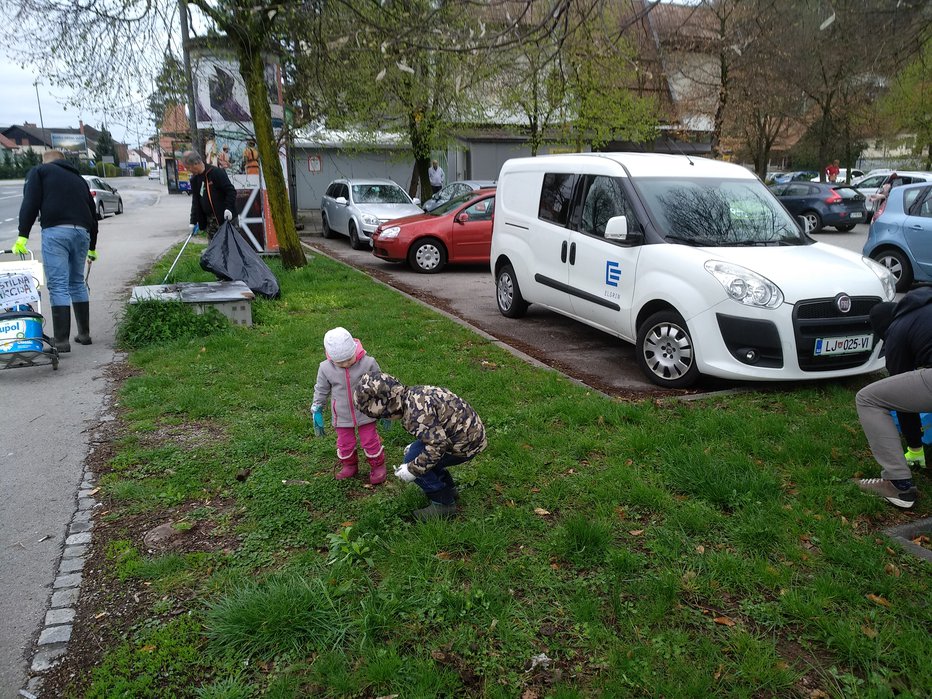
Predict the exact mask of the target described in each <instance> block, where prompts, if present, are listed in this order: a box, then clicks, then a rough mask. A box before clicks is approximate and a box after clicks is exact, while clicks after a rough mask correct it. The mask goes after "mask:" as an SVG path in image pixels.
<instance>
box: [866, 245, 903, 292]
mask: <svg viewBox="0 0 932 699" xmlns="http://www.w3.org/2000/svg"><path fill="white" fill-rule="evenodd" d="M873 258H874V259H875V260H876V261H877V262H879V263H880V264H882V265H883V266H884V267H886V268H887V269H889V270H890V274H892V275H893V279H894V280H896V290H897V291H898V292H899V293H901V294H902V293H905V292H907V291H909V287H910V286H912V283H913V266H912V265H911V264H909V259H908V258H907V257H906V255H904V254H903V253H902V252H901V251H899V250H896V249H895V248H889V249H887V250H881V251H880V252H875V253H874V255H873Z"/></svg>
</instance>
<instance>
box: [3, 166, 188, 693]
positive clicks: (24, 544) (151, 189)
mask: <svg viewBox="0 0 932 699" xmlns="http://www.w3.org/2000/svg"><path fill="white" fill-rule="evenodd" d="M113 183H114V184H116V185H117V186H118V187H119V189H120V192H121V194H122V195H123V201H124V206H125V209H126V213H125V214H123V215H122V216H110V217H108V218H107V219H105V220H104V221H101V223H100V236H99V239H98V245H97V249H98V251H99V253H100V259H99V260H98V261H97V262H96V263H94V265H93V268H92V273H91V276H90V280H89V283H90V287H91V334H92V337H93V338H94V344H93V345H91V346H86V347H85V346H82V345H77V344H75V343H73V342H72V345H71V346H72V351H71V353H70V354H66V355H62V360H61V364H60V365H59V369H58V371H52V368H51V366H43V367H35V368H26V369H9V370H4V371H0V396H2V398H0V402H2V412H0V414H2V416H3V423H2V429H3V445H2V446H0V496H2V498H3V504H2V505H0V591H2V593H0V697H15V696H17V693H18V692H19V690H20V689H21V688H22V687H23V686H24V684H25V679H26V670H27V667H26V663H27V662H28V661H29V660H30V659H31V656H32V653H33V651H34V649H35V642H36V639H37V637H38V634H39V630H40V625H41V624H43V621H44V618H45V613H46V610H47V609H48V605H49V600H50V596H51V592H52V582H53V580H54V578H55V575H56V571H57V570H58V565H59V558H60V557H61V554H62V549H63V545H64V540H65V533H66V529H67V526H68V523H69V522H70V521H71V519H72V516H73V514H74V512H75V507H76V495H77V490H78V486H79V484H80V482H81V476H82V473H83V466H84V460H85V457H86V455H87V451H88V445H89V442H90V441H91V440H93V427H94V425H95V424H96V422H97V419H98V417H99V415H100V411H101V408H102V406H103V400H104V397H105V395H106V391H107V383H106V381H105V378H104V372H105V369H106V367H107V366H108V365H109V364H110V363H111V362H113V360H114V357H115V351H114V347H113V335H114V327H115V324H116V320H117V316H118V314H119V313H120V312H121V310H122V308H123V306H124V304H125V302H126V300H127V298H128V296H129V286H131V283H132V282H133V281H135V279H136V278H137V277H138V276H139V275H140V274H141V273H142V272H145V271H146V270H147V269H148V268H149V267H150V266H151V264H152V263H153V262H154V261H155V260H156V259H157V258H158V257H159V256H160V255H161V254H163V253H164V252H165V251H166V250H167V249H168V248H169V247H170V246H171V245H173V244H174V243H176V242H178V241H179V240H183V239H184V236H185V235H186V233H187V225H186V224H187V221H188V213H187V212H188V211H189V207H190V199H188V197H186V196H184V195H174V196H169V195H168V194H166V193H164V190H163V188H162V187H160V186H159V185H158V183H157V182H148V181H145V180H142V181H137V180H132V181H127V180H125V179H118V180H113ZM19 188H20V189H21V185H20V187H19ZM8 189H9V188H8ZM156 212H158V213H157V214H156ZM40 238H41V236H40V235H39V232H38V226H35V227H34V228H33V233H32V234H31V237H30V243H31V246H30V247H34V248H35V250H36V251H37V254H38V251H39V250H40V249H41V246H40V244H39V242H40ZM14 240H15V231H14V232H13V233H12V237H11V234H9V233H8V232H7V231H5V234H4V236H3V237H2V239H0V247H2V248H4V249H8V248H9V247H10V246H11V245H12V243H13V242H14ZM6 259H10V258H6ZM42 300H43V304H44V305H43V315H44V316H45V320H46V327H45V331H46V334H48V335H51V334H52V332H51V313H50V311H49V310H48V306H47V304H48V295H47V294H46V295H43V299H42ZM73 334H74V327H72V335H73Z"/></svg>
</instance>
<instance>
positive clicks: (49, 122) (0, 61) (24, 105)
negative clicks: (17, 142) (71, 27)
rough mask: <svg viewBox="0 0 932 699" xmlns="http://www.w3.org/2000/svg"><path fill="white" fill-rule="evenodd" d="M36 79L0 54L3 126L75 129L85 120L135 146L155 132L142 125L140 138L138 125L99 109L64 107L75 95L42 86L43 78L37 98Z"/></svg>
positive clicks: (0, 98)
mask: <svg viewBox="0 0 932 699" xmlns="http://www.w3.org/2000/svg"><path fill="white" fill-rule="evenodd" d="M36 78H37V76H36V75H35V74H34V73H33V72H31V71H29V70H28V69H26V70H23V69H21V68H20V67H19V66H17V65H16V64H15V63H14V62H13V61H11V60H10V59H9V57H8V56H7V55H6V54H4V53H0V126H12V125H13V124H22V123H23V122H26V121H28V122H30V123H32V124H35V125H36V126H39V125H40V123H44V124H45V128H47V129H53V128H75V129H76V128H78V120H79V119H83V120H84V123H85V124H90V125H91V126H93V127H94V128H97V129H99V128H100V127H101V125H102V124H104V123H106V124H107V129H108V130H109V131H110V133H111V134H113V138H114V139H115V140H117V141H120V142H122V143H128V144H129V145H130V146H132V147H135V146H136V143H137V140H138V139H142V141H143V142H144V141H145V140H146V137H147V136H148V135H149V134H150V132H154V129H153V127H152V125H151V124H148V125H146V124H140V125H139V126H138V130H139V136H138V139H137V135H136V134H137V126H136V125H135V124H132V125H130V126H129V127H127V125H126V124H124V123H118V122H116V121H114V118H113V117H111V118H107V115H106V114H104V113H103V112H102V111H99V110H94V109H90V108H87V109H79V108H77V107H72V106H69V107H67V108H65V106H64V105H65V103H66V102H67V97H68V96H69V95H71V94H73V93H71V91H70V90H68V89H67V88H59V87H50V86H49V85H47V84H43V82H42V80H41V78H40V79H39V95H38V99H37V98H36V88H35V86H34V84H33V83H34V82H35V80H36ZM40 103H41V106H42V120H41V122H40V119H39V105H40ZM121 121H122V120H121Z"/></svg>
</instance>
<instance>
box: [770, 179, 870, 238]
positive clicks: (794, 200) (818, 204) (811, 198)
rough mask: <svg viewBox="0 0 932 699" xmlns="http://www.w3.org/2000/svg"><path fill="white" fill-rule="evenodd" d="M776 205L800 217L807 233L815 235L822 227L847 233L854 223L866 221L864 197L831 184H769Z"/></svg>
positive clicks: (849, 188) (849, 189) (856, 191)
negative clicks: (830, 227) (775, 199)
mask: <svg viewBox="0 0 932 699" xmlns="http://www.w3.org/2000/svg"><path fill="white" fill-rule="evenodd" d="M770 191H771V192H773V193H774V195H775V196H776V197H777V199H779V200H780V203H782V204H783V206H785V207H786V209H787V211H789V212H790V213H791V214H793V215H794V216H803V217H804V218H805V219H806V227H807V229H808V232H809V233H818V232H819V231H820V230H822V227H823V226H834V227H835V228H837V229H838V230H840V231H850V230H851V229H852V228H854V226H855V224H858V223H864V222H865V221H866V220H867V211H866V210H865V208H864V202H865V197H864V195H863V194H861V193H860V192H859V191H858V190H856V189H854V188H853V187H851V186H849V185H845V184H837V183H832V182H788V183H786V184H775V185H771V187H770Z"/></svg>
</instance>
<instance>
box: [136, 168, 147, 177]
mask: <svg viewBox="0 0 932 699" xmlns="http://www.w3.org/2000/svg"><path fill="white" fill-rule="evenodd" d="M148 174H149V171H148V170H146V168H144V167H134V168H133V177H145V176H146V175H148Z"/></svg>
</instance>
